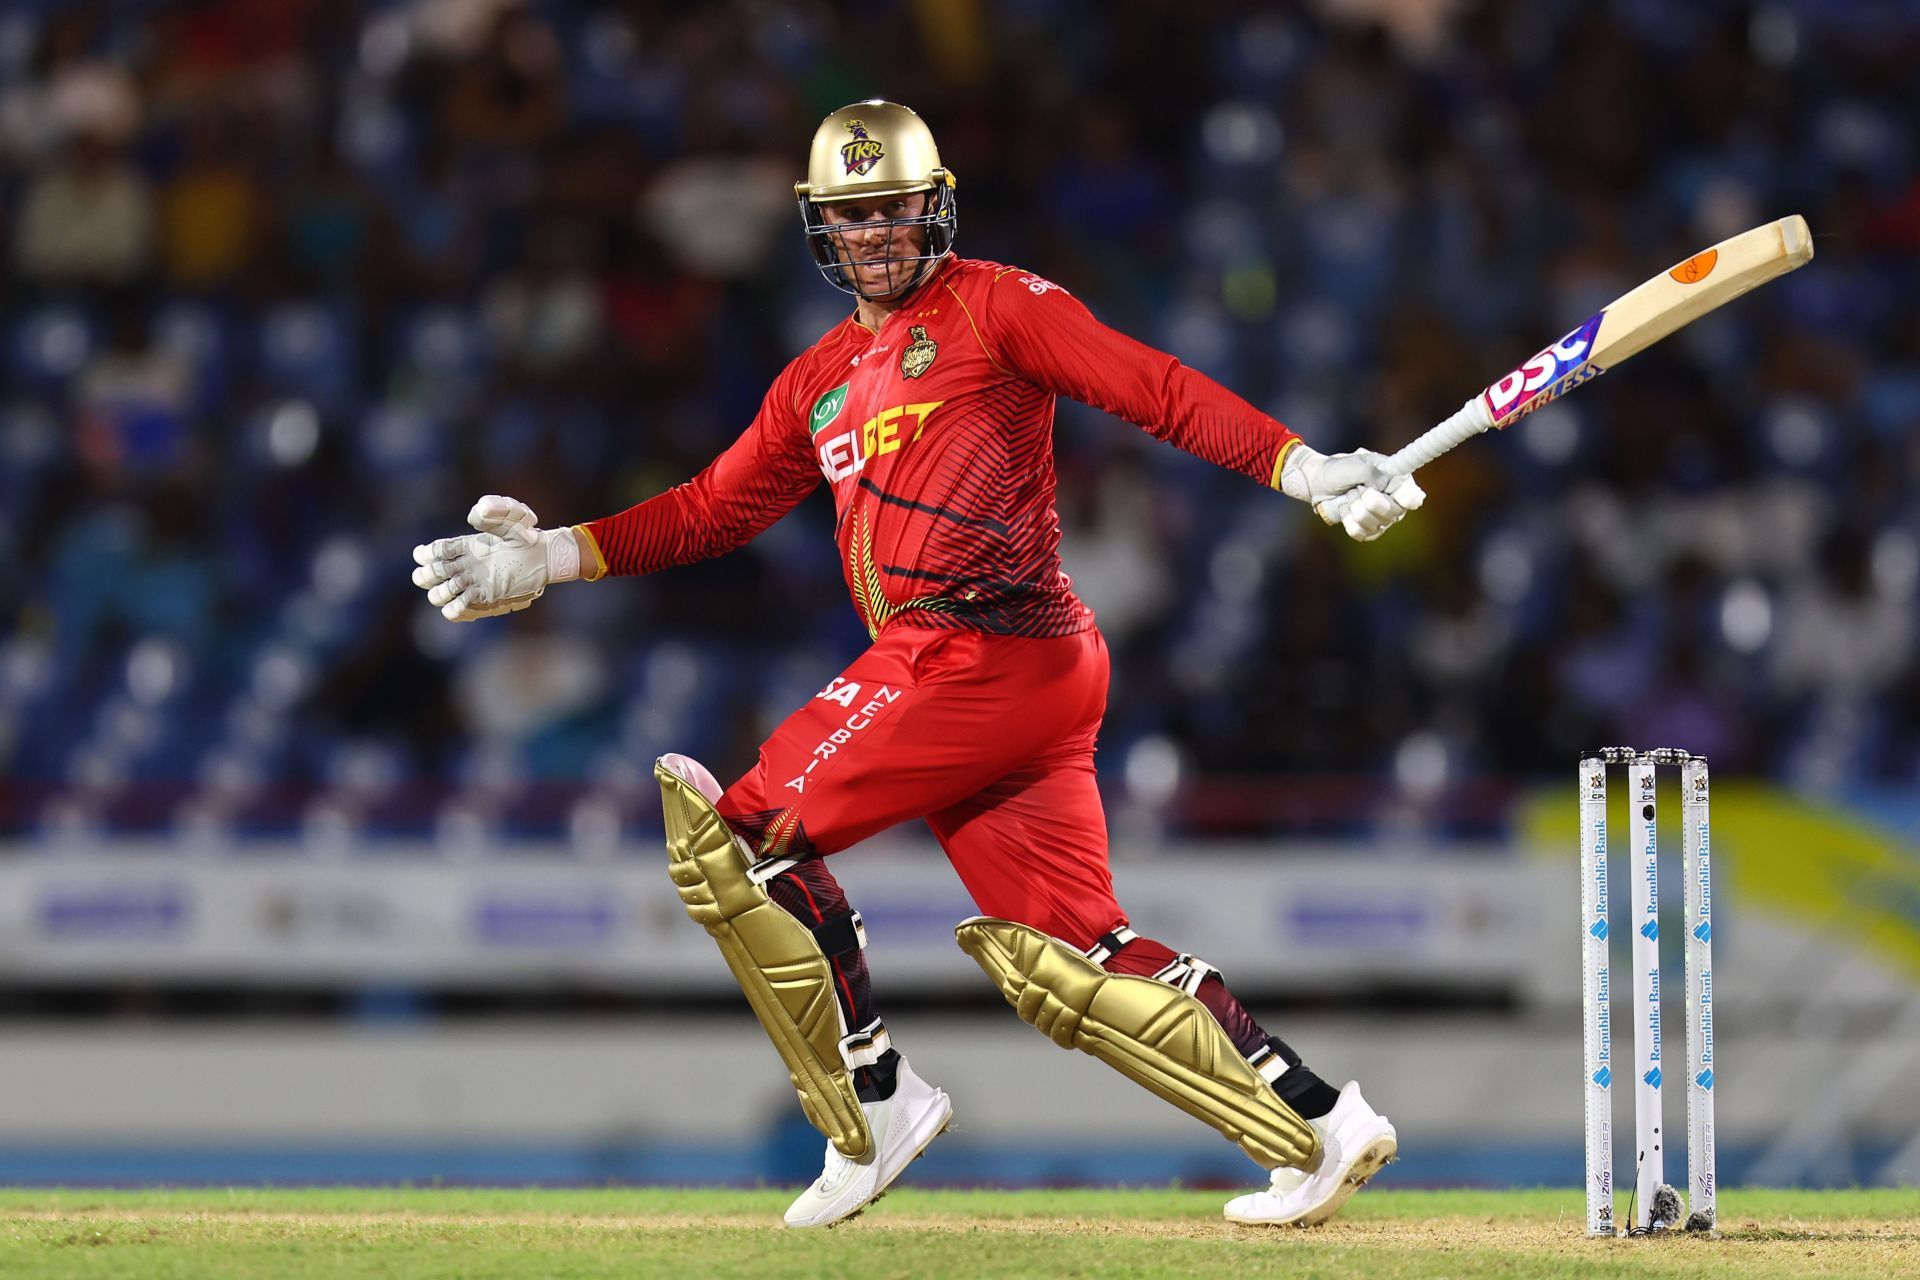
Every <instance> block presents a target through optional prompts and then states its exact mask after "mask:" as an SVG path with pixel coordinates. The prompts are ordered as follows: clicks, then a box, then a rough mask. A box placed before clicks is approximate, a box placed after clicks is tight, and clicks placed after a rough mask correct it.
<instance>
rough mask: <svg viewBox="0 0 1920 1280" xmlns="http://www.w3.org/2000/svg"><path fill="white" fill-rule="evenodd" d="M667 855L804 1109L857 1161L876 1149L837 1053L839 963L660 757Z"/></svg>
mask: <svg viewBox="0 0 1920 1280" xmlns="http://www.w3.org/2000/svg"><path fill="white" fill-rule="evenodd" d="M653 776H654V777H655V778H656V779H658V780H659V782H660V803H661V808H662V810H663V811H664V815H665V817H666V825H667V861H668V870H669V872H670V873H671V874H672V876H673V883H674V884H675V885H676V886H678V887H679V890H680V901H681V902H683V903H685V904H686V908H687V914H688V915H690V916H692V917H693V920H694V923H696V924H698V925H700V926H701V927H702V928H704V929H705V930H706V931H707V932H708V933H709V934H711V935H713V940H714V941H715V942H717V943H719V944H720V954H721V955H722V956H724V957H726V961H727V968H729V969H731V970H733V976H734V978H735V979H737V980H738V981H739V983H740V987H741V990H743V991H745V992H746V995H747V1003H748V1004H749V1005H750V1006H752V1008H753V1013H754V1016H755V1017H757V1018H759V1019H760V1025H761V1026H763V1027H765V1028H766V1029H767V1035H768V1036H770V1037H771V1038H772V1039H773V1047H774V1048H775V1049H776V1050H778V1051H779V1054H780V1060H781V1061H782V1062H784V1063H785V1064H786V1067H787V1073H788V1075H789V1076H790V1077H791V1078H792V1080H793V1088H794V1091H795V1092H796V1093H798V1094H799V1095H800V1109H801V1110H802V1111H804V1112H806V1114H807V1119H808V1120H809V1121H810V1122H811V1123H812V1125H813V1127H814V1128H816V1129H818V1130H819V1131H820V1132H821V1133H823V1134H825V1135H826V1136H827V1138H828V1139H829V1140H830V1141H831V1142H832V1143H833V1145H834V1147H835V1148H836V1149H838V1150H839V1152H840V1153H841V1154H842V1155H844V1156H846V1157H847V1158H848V1159H850V1160H858V1159H860V1158H861V1157H862V1156H864V1155H866V1154H867V1152H868V1151H870V1150H871V1149H872V1147H873V1135H872V1133H871V1132H869V1131H868V1128H867V1117H866V1113H865V1112H863V1111H861V1110H860V1099H859V1097H858V1095H856V1094H855V1093H854V1091H853V1073H852V1072H851V1071H849V1070H848V1069H847V1065H846V1062H845V1060H844V1059H842V1058H841V1056H840V1040H841V1037H842V1036H843V1035H845V1029H844V1028H843V1027H842V1026H841V1016H840V1006H839V1003H838V1002H837V1001H836V1000H835V999H834V994H833V968H832V966H831V965H830V964H829V963H828V961H827V957H826V954H825V953H824V952H822V951H821V950H820V944H819V943H818V942H817V941H815V939H814V936H813V933H812V932H811V931H810V930H809V929H808V928H807V927H806V926H805V925H803V924H801V923H800V922H799V921H798V920H795V919H794V918H793V917H792V916H790V915H788V914H787V913H786V911H785V910H783V909H782V908H781V907H780V905H779V904H778V903H776V902H775V901H774V900H773V899H772V898H769V897H768V896H767V891H766V890H765V889H763V888H761V887H760V886H759V885H758V884H755V883H754V882H753V879H752V878H751V877H750V876H748V874H747V855H746V852H745V851H744V850H743V849H741V847H740V845H739V842H738V841H736V840H735V839H734V837H733V832H732V831H731V830H730V829H729V828H728V827H727V824H726V821H725V820H724V819H723V818H721V816H720V814H719V811H718V810H716V809H715V808H714V807H713V806H712V805H711V804H709V803H708V802H707V798H706V797H705V796H703V795H701V794H700V793H699V792H698V791H696V790H695V789H694V788H693V787H692V786H690V785H689V784H688V783H686V782H685V781H684V780H682V779H681V778H679V777H678V776H676V775H675V774H674V773H672V772H671V771H669V770H668V769H666V768H665V767H663V766H661V765H655V766H654V770H653Z"/></svg>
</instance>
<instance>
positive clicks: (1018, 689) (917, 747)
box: [719, 625, 1125, 948]
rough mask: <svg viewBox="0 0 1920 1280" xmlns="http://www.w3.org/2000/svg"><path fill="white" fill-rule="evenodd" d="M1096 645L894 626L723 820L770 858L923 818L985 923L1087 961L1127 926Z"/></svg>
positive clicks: (778, 737) (794, 726)
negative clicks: (1029, 934)
mask: <svg viewBox="0 0 1920 1280" xmlns="http://www.w3.org/2000/svg"><path fill="white" fill-rule="evenodd" d="M1106 701H1107V646H1106V642H1105V641H1104V640H1103V639H1102V638H1101V636H1100V633H1099V632H1098V631H1095V630H1092V629H1089V630H1086V631H1082V632H1079V633H1077V634H1074V635H1067V636H1051V637H1044V638H1030V637H1023V636H998V635H987V634H983V633H981V632H977V631H941V630H931V629H927V628H920V627H911V626H900V625H895V626H893V627H890V628H888V629H887V630H886V631H884V632H883V633H882V634H881V636H880V638H879V639H878V640H877V641H876V642H875V643H874V644H873V646H872V647H871V648H869V649H868V650H867V651H866V652H865V653H863V654H861V655H860V656H859V657H858V658H856V659H855V660H854V661H853V663H852V664H851V665H849V666H848V667H847V669H846V670H845V671H843V672H842V673H841V674H840V675H839V676H838V677H837V678H835V679H834V680H833V681H832V682H831V683H829V684H828V685H827V687H826V688H825V689H822V690H821V691H820V692H819V693H818V694H816V695H815V696H814V697H813V698H812V699H810V700H809V701H808V703H807V704H806V705H805V706H804V707H801V708H800V709H799V710H798V711H796V712H794V713H793V714H792V715H791V716H789V717H788V718H787V720H786V722H785V723H784V724H782V725H781V726H780V727H779V728H778V729H777V730H775V731H774V734H773V736H772V737H771V738H769V739H768V740H767V742H766V745H764V746H763V747H761V749H760V760H759V763H758V764H756V765H755V766H754V768H753V769H752V770H751V771H750V772H749V773H748V774H747V775H746V776H745V777H744V778H742V779H740V780H739V781H738V782H736V783H734V784H733V786H731V787H729V788H728V789H727V791H726V794H725V795H724V796H723V797H722V798H721V801H720V806H719V808H720V812H721V815H722V816H724V817H725V818H726V819H727V821H728V823H729V824H731V825H732V826H733V827H734V829H735V830H737V831H739V832H741V833H742V834H744V835H746V836H747V837H748V839H749V840H751V841H752V842H754V844H755V846H756V848H757V849H758V850H759V852H760V853H761V855H762V856H763V857H782V856H786V857H807V856H808V855H814V854H829V853H835V852H837V851H839V850H841V849H845V848H847V847H848V846H850V845H853V844H857V843H858V842H859V841H861V840H864V839H866V838H867V837H868V836H871V835H873V834H875V833H876V832H879V831H883V830H885V829H886V828H888V827H891V826H893V825H895V824H896V823H900V822H905V821H908V820H910V819H913V818H925V819H926V821H927V825H928V826H930V827H931V828H933V834H934V836H935V837H936V838H937V839H938V840H939V842H940V846H941V848H943V849H944V850H946V853H947V857H948V858H949V859H950V860H951V861H952V863H953V867H954V870H955V871H956V872H958V873H959V876H960V879H961V882H962V883H963V884H965V885H966V887H967V891H968V892H969V893H970V894H972V895H973V900H974V902H975V903H976V904H978V906H979V908H980V910H981V911H982V912H983V913H984V914H986V915H990V916H999V917H1001V918H1003V919H1007V920H1015V921H1018V922H1020V923H1021V924H1026V925H1031V926H1032V927H1034V928H1036V929H1041V930H1044V931H1045V932H1047V933H1050V934H1052V935H1053V936H1055V937H1057V938H1061V939H1063V940H1065V941H1067V942H1069V943H1071V944H1073V945H1074V946H1076V947H1081V948H1085V947H1088V946H1091V945H1092V944H1093V942H1094V941H1095V940H1096V939H1097V938H1099V937H1100V936H1101V935H1102V934H1104V933H1107V932H1108V931H1109V930H1112V929H1114V928H1115V927H1117V926H1118V925H1120V924H1122V923H1124V921H1125V916H1124V913H1122V911H1121V910H1120V906H1119V904H1118V903H1117V902H1116V901H1115V900H1114V896H1113V878H1112V876H1111V874H1110V873H1109V872H1108V869H1107V827H1106V818H1105V815H1104V814H1103V813H1102V810H1101V806H1100V792H1099V789H1098V787H1097V785H1096V783H1095V778H1094V768H1093V748H1094V738H1095V736H1096V734H1097V733H1098V731H1099V728H1100V719H1101V716H1102V715H1103V714H1104V712H1105V710H1106Z"/></svg>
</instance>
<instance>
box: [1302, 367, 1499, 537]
mask: <svg viewBox="0 0 1920 1280" xmlns="http://www.w3.org/2000/svg"><path fill="white" fill-rule="evenodd" d="M1492 426H1493V415H1492V414H1491V413H1489V412H1488V411H1487V402H1486V398H1485V397H1484V396H1474V397H1473V398H1472V399H1471V400H1469V401H1467V402H1466V403H1465V404H1463V405H1461V406H1460V408H1459V410H1458V411H1457V412H1456V413H1454V415H1453V416H1452V417H1451V418H1448V419H1446V420H1445V421H1444V422H1440V423H1437V424H1435V425H1434V426H1431V427H1428V428H1427V429H1426V430H1425V431H1423V432H1421V433H1420V435H1419V437H1418V438H1417V439H1415V440H1414V441H1413V443H1411V444H1409V445H1408V446H1407V447H1406V448H1404V449H1401V450H1400V451H1398V452H1397V453H1395V454H1394V455H1393V456H1392V457H1390V458H1388V459H1387V460H1386V461H1385V462H1383V463H1382V464H1381V465H1380V469H1381V470H1382V471H1384V472H1386V473H1387V474H1388V475H1390V476H1410V475H1412V474H1413V473H1414V472H1415V471H1418V470H1419V469H1420V468H1421V467H1424V466H1426V465H1427V464H1428V463H1429V462H1432V461H1433V460H1434V459H1435V458H1437V457H1439V456H1440V455H1441V454H1443V453H1445V452H1447V451H1448V450H1449V449H1452V448H1454V447H1455V446H1456V445H1458V444H1459V443H1460V442H1461V441H1463V440H1466V439H1469V438H1471V437H1473V436H1477V435H1479V434H1480V433H1481V432H1482V431H1486V430H1488V429H1489V428H1491V427H1492ZM1356 492H1358V490H1350V491H1349V492H1347V493H1342V494H1338V495H1336V496H1334V497H1331V498H1327V499H1325V500H1324V501H1322V502H1320V503H1318V504H1317V505H1315V507H1314V510H1315V511H1317V512H1318V513H1319V514H1320V518H1321V519H1322V520H1325V521H1326V522H1327V523H1328V524H1339V523H1340V522H1341V521H1342V520H1344V519H1346V515H1347V507H1348V505H1349V504H1350V503H1351V502H1352V501H1353V495H1354V493H1356Z"/></svg>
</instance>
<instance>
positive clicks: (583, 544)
mask: <svg viewBox="0 0 1920 1280" xmlns="http://www.w3.org/2000/svg"><path fill="white" fill-rule="evenodd" d="M819 481H820V471H819V468H818V467H817V466H816V465H815V464H814V460H813V455H812V452H811V451H810V449H809V448H808V446H807V433H806V430H805V428H804V426H803V425H802V422H801V419H800V416H799V412H798V410H797V409H796V408H795V407H794V405H793V403H792V400H791V394H790V386H789V384H788V380H787V378H786V377H785V376H784V375H783V376H782V377H781V378H779V379H777V380H776V381H775V382H774V385H773V387H772V389H770V390H769V391H768V392H767V396H766V399H765V400H764V401H762V402H761V405H760V411H759V413H757V414H756V415H755V416H754V420H753V422H752V424H751V425H749V426H748V428H747V429H746V431H745V432H743V433H742V434H741V436H740V438H739V439H738V440H736V441H734V442H733V444H732V445H730V446H728V448H727V449H726V450H725V451H724V452H723V453H721V455H720V456H719V457H717V458H715V459H714V460H713V461H712V462H711V463H710V464H708V466H707V467H706V469H705V470H703V471H701V472H700V474H699V475H697V476H695V477H694V478H693V479H691V480H689V481H687V482H686V483H685V484H680V485H675V486H674V487H673V488H671V489H669V490H667V491H666V492H665V493H662V494H660V495H658V496H656V497H653V498H649V499H647V500H646V501H645V502H642V503H640V504H638V505H637V506H633V507H629V508H628V509H627V510H625V511H622V512H620V513H619V514H617V515H611V516H606V517H604V518H602V519H599V520H591V521H588V522H587V523H586V524H577V525H574V526H573V527H572V528H556V529H542V528H539V527H538V521H537V519H536V518H535V516H534V513H533V511H532V510H531V509H530V508H528V506H527V505H526V504H525V503H524V502H518V501H516V500H514V499H512V498H504V497H497V496H489V497H485V498H482V499H481V500H480V501H479V502H477V503H475V504H474V507H473V510H472V511H470V512H469V513H468V514H467V522H468V523H469V524H470V525H472V526H473V527H474V529H475V530H477V532H475V533H471V534H466V535H463V536H461V537H457V538H441V539H439V540H438V541H435V542H430V543H427V544H425V545H424V546H419V547H415V548H414V552H413V558H414V561H415V563H416V564H417V565H418V566H419V567H417V568H416V569H415V570H414V572H413V581H414V584H415V585H416V586H420V587H423V588H425V589H426V591H427V599H428V600H429V601H430V602H431V603H432V604H433V605H435V606H436V607H437V608H439V610H440V611H441V612H442V613H443V614H445V615H446V616H447V617H448V618H449V619H451V620H452V621H455V622H469V621H473V620H475V619H478V618H489V617H494V616H496V615H498V614H501V613H510V612H513V611H515V610H518V609H524V608H526V607H527V606H528V605H529V604H531V603H533V601H534V600H536V599H538V598H539V596H540V594H541V592H543V591H545V590H546V588H547V587H548V586H549V585H550V584H552V583H555V582H570V581H573V580H574V579H576V578H585V579H587V580H589V581H591V580H593V579H596V578H602V577H605V576H606V575H608V574H638V573H651V572H653V571H654V570H656V569H665V568H668V567H670V566H672V565H680V564H691V563H692V562H694V561H696V560H704V559H706V558H708V557H709V556H717V555H721V554H723V553H724V552H727V551H731V550H733V549H734V548H735V547H738V546H740V545H742V544H743V543H746V542H748V541H749V540H751V539H752V538H753V537H754V536H755V535H757V534H758V533H760V532H761V531H762V530H763V529H765V528H767V527H768V526H769V525H771V524H773V523H774V522H775V521H776V520H778V519H780V517H781V516H783V515H785V514H786V513H787V512H789V511H791V510H792V509H793V508H794V507H795V506H796V505H798V504H799V502H800V500H801V499H802V498H804V497H806V496H807V494H808V493H810V492H812V490H813V487H814V485H816V484H818V483H819Z"/></svg>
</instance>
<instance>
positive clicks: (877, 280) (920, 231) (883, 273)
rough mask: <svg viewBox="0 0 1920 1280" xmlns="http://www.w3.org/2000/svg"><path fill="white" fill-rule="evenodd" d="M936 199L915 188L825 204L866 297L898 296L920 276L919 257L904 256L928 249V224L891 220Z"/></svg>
mask: <svg viewBox="0 0 1920 1280" xmlns="http://www.w3.org/2000/svg"><path fill="white" fill-rule="evenodd" d="M932 201H933V197H932V195H931V194H929V193H927V192H924V191H915V192H911V193H909V194H907V195H900V196H878V197H875V198H873V199H870V200H835V201H833V202H832V203H830V204H823V205H821V206H820V215H821V218H822V220H823V221H825V222H826V224H827V225H828V226H830V227H833V228H834V229H835V230H834V231H833V233H832V238H833V242H834V244H835V246H836V247H837V248H838V249H839V250H840V254H841V257H842V258H844V259H845V260H846V261H847V262H848V263H850V264H851V267H850V270H851V271H852V273H853V277H854V283H855V284H856V285H858V286H859V289H860V294H861V296H862V297H866V298H875V299H881V298H889V297H892V296H893V295H894V294H896V293H899V292H901V291H902V290H904V289H906V288H907V287H908V286H909V285H911V284H912V283H913V282H914V280H915V279H916V278H917V277H918V275H919V272H918V271H917V270H916V268H917V266H918V264H917V263H910V262H901V261H899V259H901V258H910V257H914V256H916V255H918V254H923V253H925V252H926V251H927V248H926V246H927V228H926V227H925V226H924V225H920V226H909V227H898V226H889V225H888V224H889V223H890V222H892V221H893V220H895V219H898V218H918V217H920V216H921V215H923V214H925V213H926V212H927V208H928V206H929V205H930V204H931V203H932ZM888 259H893V261H888Z"/></svg>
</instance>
